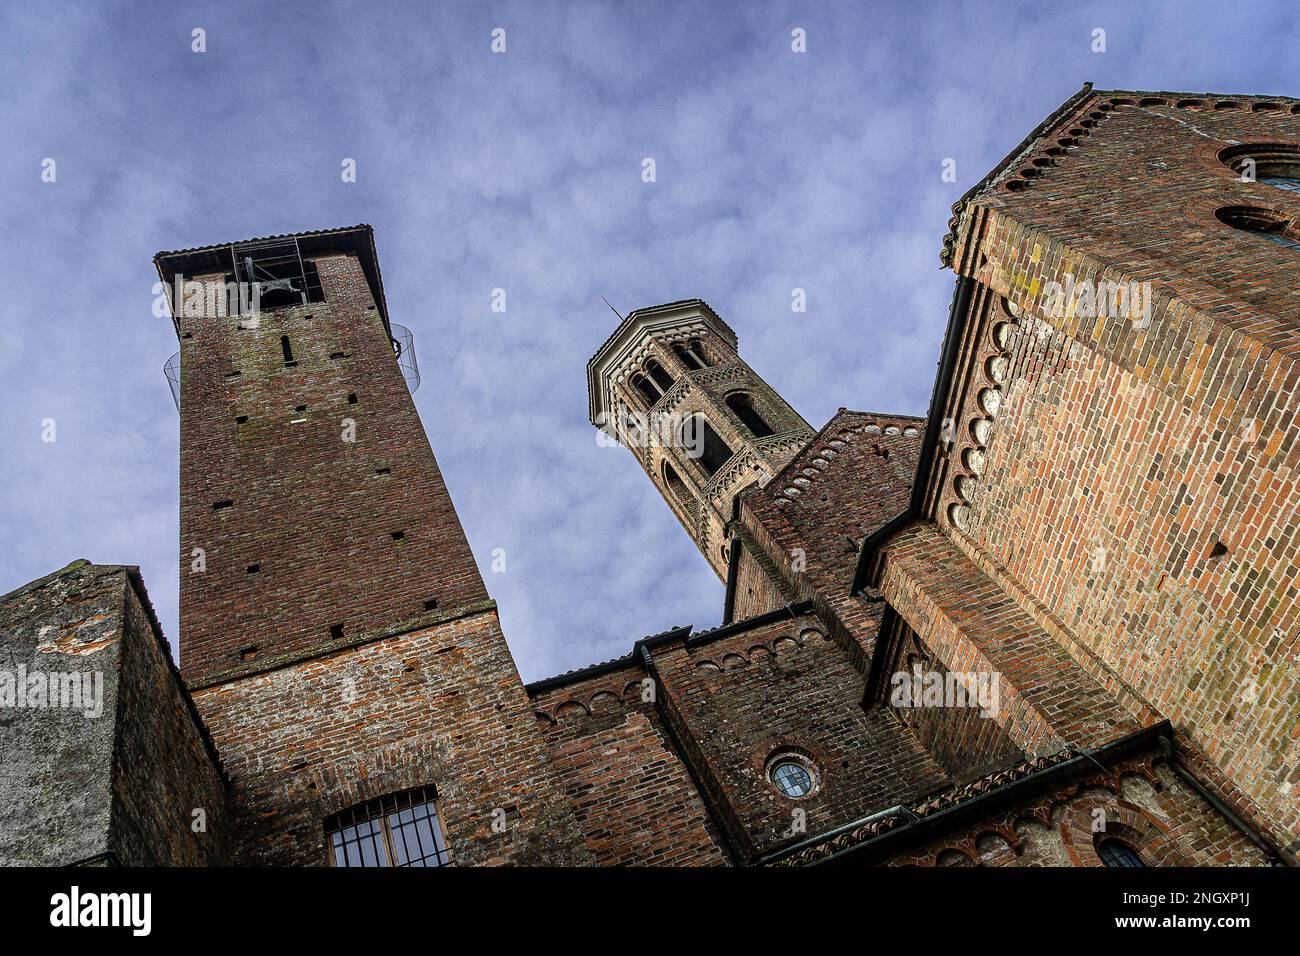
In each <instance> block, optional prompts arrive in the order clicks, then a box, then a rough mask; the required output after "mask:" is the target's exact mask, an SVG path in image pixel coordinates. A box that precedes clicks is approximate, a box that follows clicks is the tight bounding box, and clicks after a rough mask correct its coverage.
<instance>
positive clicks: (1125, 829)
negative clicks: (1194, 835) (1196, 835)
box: [1060, 797, 1192, 867]
mask: <svg viewBox="0 0 1300 956" xmlns="http://www.w3.org/2000/svg"><path fill="white" fill-rule="evenodd" d="M1098 810H1100V811H1102V812H1103V813H1104V814H1105V830H1102V831H1098V830H1095V829H1094V820H1095V819H1096V817H1095V813H1096V811H1098ZM1060 832H1061V842H1062V843H1063V845H1064V846H1065V852H1066V854H1067V855H1068V856H1069V858H1070V862H1071V863H1072V864H1073V865H1074V866H1105V865H1106V864H1105V863H1104V862H1102V859H1101V856H1100V855H1099V854H1098V853H1097V843H1098V842H1099V841H1100V840H1103V839H1106V838H1114V839H1116V840H1120V841H1122V842H1124V843H1127V844H1128V845H1129V846H1131V847H1132V848H1133V849H1134V850H1135V851H1136V852H1137V853H1138V855H1140V856H1141V857H1142V862H1143V863H1145V864H1146V865H1147V866H1152V867H1162V866H1190V865H1192V861H1191V860H1189V859H1188V858H1187V857H1186V856H1185V855H1184V854H1183V853H1182V852H1181V851H1180V850H1179V849H1178V848H1177V847H1176V846H1175V844H1174V842H1173V840H1172V839H1171V838H1170V829H1169V825H1168V824H1167V823H1165V822H1164V821H1163V820H1161V819H1160V818H1159V817H1156V816H1155V815H1153V814H1151V813H1148V812H1147V811H1145V810H1143V809H1142V808H1140V807H1137V806H1134V805H1133V804H1131V803H1129V802H1128V801H1126V800H1108V799H1105V798H1102V797H1089V798H1086V799H1083V800H1080V801H1078V802H1077V803H1074V804H1073V805H1071V806H1070V807H1069V809H1067V810H1066V812H1065V815H1064V816H1063V817H1062V818H1061V823H1060Z"/></svg>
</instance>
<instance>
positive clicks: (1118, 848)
mask: <svg viewBox="0 0 1300 956" xmlns="http://www.w3.org/2000/svg"><path fill="white" fill-rule="evenodd" d="M1097 855H1098V856H1099V857H1101V862H1103V863H1105V864H1106V865H1107V866H1146V864H1145V863H1143V862H1142V857H1140V856H1138V854H1137V851H1136V850H1134V849H1133V848H1132V847H1131V846H1129V845H1128V844H1127V843H1122V842H1120V841H1119V840H1116V839H1114V838H1108V839H1105V840H1102V841H1101V842H1100V843H1098V844H1097Z"/></svg>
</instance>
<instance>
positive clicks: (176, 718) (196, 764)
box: [0, 561, 231, 866]
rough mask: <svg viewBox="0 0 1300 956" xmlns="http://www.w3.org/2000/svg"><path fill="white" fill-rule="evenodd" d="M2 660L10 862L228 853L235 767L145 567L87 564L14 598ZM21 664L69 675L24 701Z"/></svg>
mask: <svg viewBox="0 0 1300 956" xmlns="http://www.w3.org/2000/svg"><path fill="white" fill-rule="evenodd" d="M0 659H2V660H3V661H4V663H3V664H0V668H4V669H6V670H5V672H3V673H0V865H3V866H14V865H20V864H21V865H39V866H51V865H62V864H68V863H84V864H120V865H125V866H146V865H148V866H193V865H211V864H219V863H223V862H225V861H226V860H227V854H228V851H229V848H230V847H229V843H230V836H231V827H230V826H229V825H228V822H227V812H226V806H227V793H226V785H225V780H224V778H223V775H222V772H221V767H220V765H219V763H218V760H217V756H216V752H215V750H214V749H213V747H212V744H211V742H210V741H209V740H208V738H207V732H206V731H205V730H204V728H203V725H202V724H201V723H200V721H199V716H198V714H197V712H196V711H195V709H194V706H193V704H192V703H191V702H190V699H189V696H188V695H187V694H186V693H185V688H184V685H183V684H182V683H181V680H180V675H179V674H178V673H177V672H176V668H175V666H174V665H173V664H172V662H171V657H170V655H169V653H168V650H167V645H166V642H165V641H164V639H163V637H162V632H161V631H160V629H159V628H158V622H157V620H156V618H155V617H154V614H153V608H152V606H151V605H150V604H149V603H148V598H147V597H146V596H145V594H144V588H143V586H142V585H141V583H140V578H139V571H138V570H137V569H136V568H126V567H116V566H114V567H105V566H102V565H94V564H90V563H88V562H86V561H75V562H73V563H72V564H70V565H68V567H66V568H64V569H63V570H61V571H58V572H55V573H54V574H51V575H47V576H46V577H44V578H41V579H39V580H37V581H33V582H32V583H30V584H28V585H26V586H24V587H22V588H19V589H18V590H17V591H14V592H12V593H10V594H7V595H5V596H4V597H3V598H0ZM19 664H21V665H22V666H23V667H24V669H25V671H26V674H27V678H28V679H27V680H25V681H23V683H24V685H29V682H30V680H31V678H32V675H36V676H37V677H38V678H49V677H51V676H54V677H55V678H56V679H57V683H56V684H47V691H46V692H42V694H41V695H40V697H39V699H37V698H36V696H35V691H34V689H33V688H32V687H31V686H25V687H24V696H25V697H26V700H25V701H19V700H16V699H14V698H13V696H12V695H13V693H14V692H15V690H16V688H15V686H14V681H13V679H14V678H15V677H16V676H18V675H17V674H15V673H14V672H11V671H9V670H8V669H9V668H14V670H15V671H16V669H17V666H18V665H19ZM69 676H72V677H75V678H77V680H76V682H75V683H69V682H68V678H69ZM82 678H88V679H89V682H88V684H87V683H83V682H82V680H81V679H82ZM39 682H40V681H39V680H38V683H39ZM55 686H57V688H58V693H59V696H60V701H59V702H57V703H56V701H55V700H54V699H53V694H52V693H51V692H52V690H53V689H54V688H55ZM65 691H70V693H67V694H65ZM92 691H94V693H92Z"/></svg>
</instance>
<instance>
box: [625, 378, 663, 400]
mask: <svg viewBox="0 0 1300 956" xmlns="http://www.w3.org/2000/svg"><path fill="white" fill-rule="evenodd" d="M632 385H633V387H634V388H635V389H636V390H637V391H638V392H640V393H641V394H642V395H643V396H644V397H645V400H646V404H647V405H653V404H654V403H655V402H657V401H659V397H660V395H661V394H662V393H661V392H660V391H659V389H657V388H655V385H654V382H652V381H650V380H649V379H648V378H646V377H645V376H644V375H634V376H633V377H632Z"/></svg>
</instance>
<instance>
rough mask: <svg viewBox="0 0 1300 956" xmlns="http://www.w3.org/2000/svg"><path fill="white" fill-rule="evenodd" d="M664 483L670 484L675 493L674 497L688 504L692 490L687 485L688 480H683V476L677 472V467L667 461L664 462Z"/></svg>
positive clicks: (679, 501)
mask: <svg viewBox="0 0 1300 956" xmlns="http://www.w3.org/2000/svg"><path fill="white" fill-rule="evenodd" d="M664 484H666V485H667V486H668V490H669V491H671V492H672V493H673V497H674V498H676V499H677V501H678V503H679V504H683V505H684V504H686V502H687V499H688V498H689V497H690V491H689V490H688V489H687V487H686V482H684V481H682V476H681V475H679V474H677V469H676V468H674V467H673V466H672V463H671V462H667V461H666V462H664Z"/></svg>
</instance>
